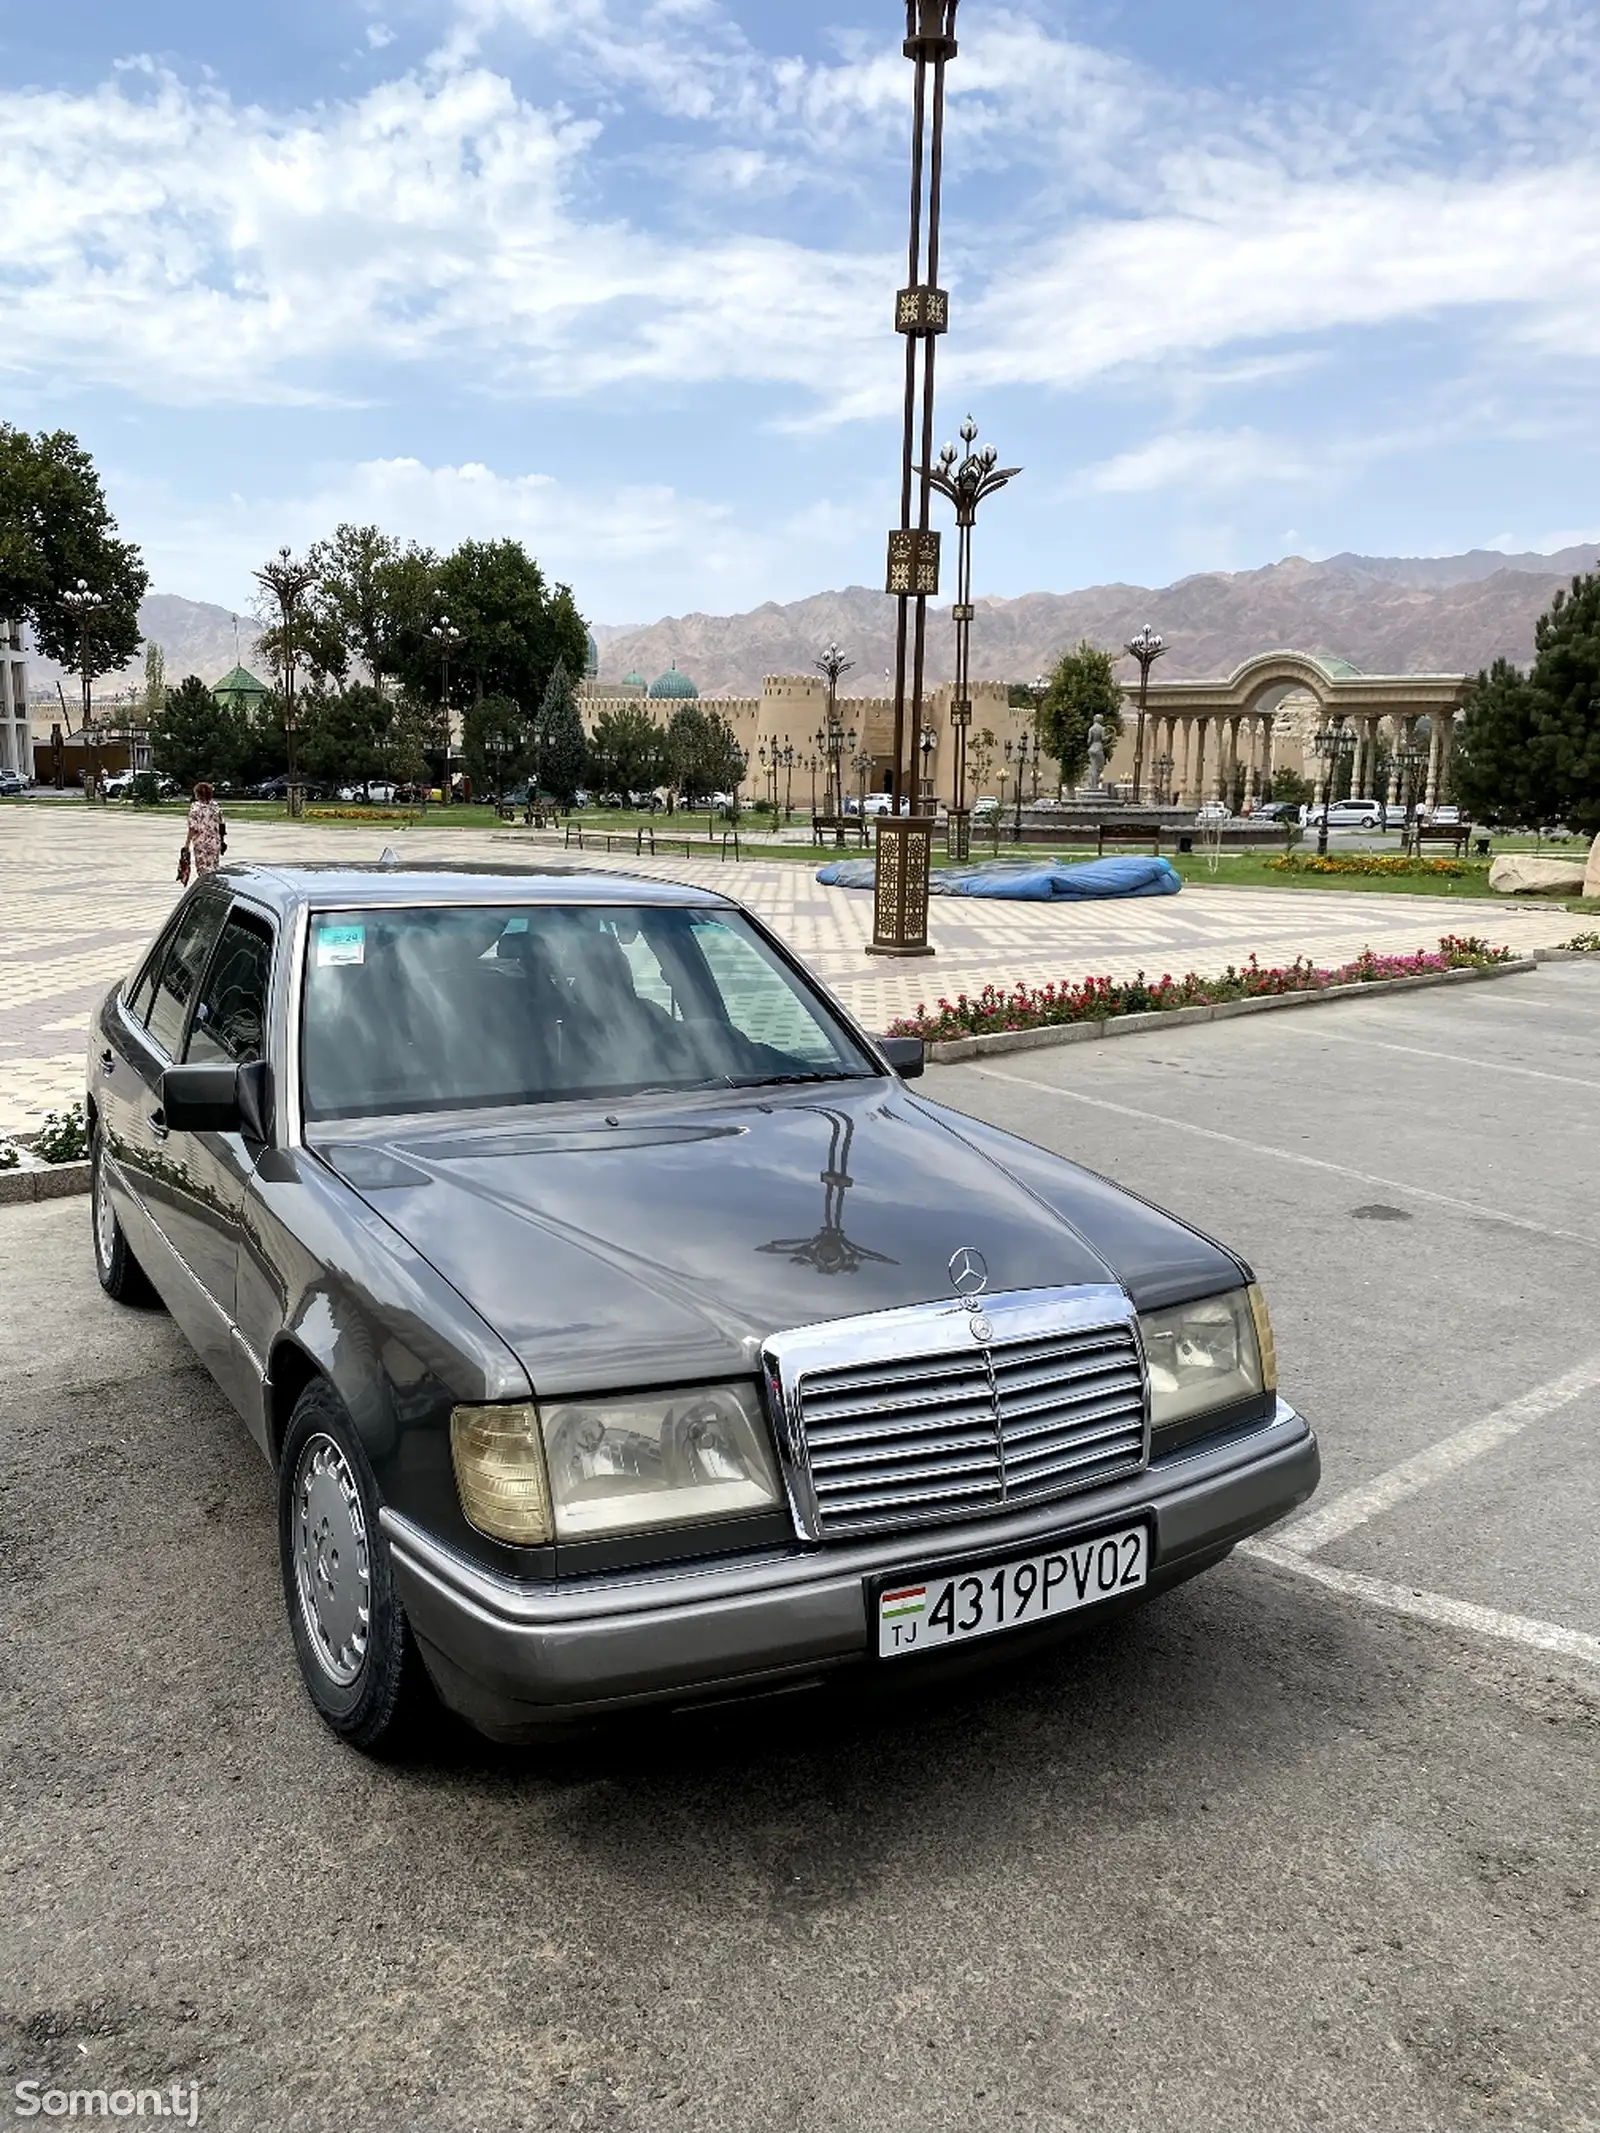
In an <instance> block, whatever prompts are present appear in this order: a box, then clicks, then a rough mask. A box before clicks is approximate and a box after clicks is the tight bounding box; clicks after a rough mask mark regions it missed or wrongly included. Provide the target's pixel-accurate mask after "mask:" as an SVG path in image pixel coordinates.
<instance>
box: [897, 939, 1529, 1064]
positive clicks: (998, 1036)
mask: <svg viewBox="0 0 1600 2133" xmlns="http://www.w3.org/2000/svg"><path fill="white" fill-rule="evenodd" d="M1566 953H1568V951H1566V950H1564V949H1559V948H1558V949H1548V948H1544V949H1540V950H1538V951H1537V954H1536V955H1527V956H1519V957H1518V958H1517V960H1516V961H1515V962H1511V963H1493V964H1490V965H1489V966H1488V967H1487V968H1485V969H1482V970H1427V971H1423V972H1421V973H1420V974H1419V975H1418V976H1416V977H1411V978H1380V979H1379V980H1377V981H1376V982H1375V983H1372V984H1367V985H1329V986H1327V987H1325V988H1324V990H1322V991H1321V992H1275V993H1268V994H1267V995H1266V996H1265V997H1264V998H1262V999H1259V1000H1220V1001H1218V1002H1217V1004H1216V1006H1214V1007H1169V1008H1164V1009H1163V1008H1156V1009H1154V1010H1152V1011H1151V1012H1149V1013H1146V1014H1142V1015H1106V1016H1104V1017H1103V1018H1102V1019H1101V1020H1100V1021H1098V1022H1062V1023H1054V1024H1050V1025H1047V1026H1046V1027H1045V1028H1043V1029H1006V1030H996V1031H994V1032H993V1033H992V1034H991V1035H989V1036H985V1037H950V1038H947V1039H946V1040H945V1041H944V1042H943V1043H942V1044H930V1045H929V1046H928V1058H929V1059H930V1060H931V1061H932V1062H933V1064H934V1065H935V1066H955V1065H957V1064H959V1063H960V1062H961V1061H962V1060H964V1059H988V1058H992V1057H993V1056H994V1055H995V1054H996V1053H1000V1052H1032V1051H1037V1050H1039V1049H1040V1048H1042V1047H1044V1046H1046V1045H1056V1044H1089V1043H1092V1042H1094V1041H1095V1040H1096V1039H1098V1038H1101V1037H1137V1036H1141V1035H1142V1034H1143V1033H1144V1032H1145V1031H1147V1030H1153V1029H1172V1028H1175V1027H1176V1026H1177V1025H1179V1024H1181V1023H1185V1022H1227V1021H1231V1020H1232V1019H1233V1017H1234V1016H1235V1015H1263V1014H1267V1013H1270V1012H1271V1011H1272V1010H1273V1009H1275V1008H1283V1007H1319V1006H1321V1004H1322V1003H1323V1002H1324V1001H1325V1000H1352V999H1355V998H1357V997H1361V998H1364V999H1369V1000H1370V999H1372V998H1374V997H1377V998H1381V997H1382V996H1383V995H1384V994H1385V993H1391V992H1415V991H1418V990H1419V989H1420V988H1421V987H1422V986H1424V985H1470V984H1474V983H1476V982H1477V981H1479V980H1480V979H1483V978H1510V977H1518V976H1521V975H1522V974H1523V973H1525V972H1527V971H1530V970H1537V969H1538V967H1539V963H1540V962H1541V961H1543V960H1545V959H1546V958H1547V957H1550V956H1552V955H1556V956H1559V955H1565V954H1566Z"/></svg>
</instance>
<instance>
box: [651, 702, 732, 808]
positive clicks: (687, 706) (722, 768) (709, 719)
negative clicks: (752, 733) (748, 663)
mask: <svg viewBox="0 0 1600 2133" xmlns="http://www.w3.org/2000/svg"><path fill="white" fill-rule="evenodd" d="M665 752H666V759H667V769H668V775H669V776H670V777H671V779H672V781H673V783H674V785H675V786H676V787H677V789H678V791H679V792H680V793H681V794H682V796H683V798H684V800H685V801H686V802H687V801H694V800H700V799H705V798H706V797H708V796H709V795H710V794H711V793H714V792H732V791H733V789H734V787H735V786H736V785H737V784H738V782H739V780H740V778H741V777H743V775H744V770H745V758H744V751H743V750H742V749H741V748H740V746H739V741H738V736H737V735H736V734H735V733H734V730H733V728H732V727H731V726H730V725H729V724H728V721H727V719H726V718H724V716H723V715H722V713H721V712H720V711H711V710H708V709H707V708H706V706H705V705H704V704H696V703H684V704H680V705H679V706H678V708H677V710H676V711H674V712H673V714H672V723H671V725H670V726H669V727H668V728H667V735H666V750H665Z"/></svg>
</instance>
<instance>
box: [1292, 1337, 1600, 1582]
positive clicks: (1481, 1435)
mask: <svg viewBox="0 0 1600 2133" xmlns="http://www.w3.org/2000/svg"><path fill="white" fill-rule="evenodd" d="M1597 1386H1600V1355H1591V1356H1590V1357H1589V1358H1588V1360H1587V1361H1586V1362H1582V1363H1579V1364H1577V1365H1576V1367H1575V1368H1573V1369H1571V1370H1569V1371H1567V1372H1565V1374H1564V1375H1563V1376H1561V1377H1559V1378H1552V1379H1551V1380H1550V1381H1549V1383H1548V1384H1545V1385H1536V1386H1534V1388H1533V1390H1532V1391H1531V1392H1525V1393H1523V1394H1522V1395H1521V1397H1520V1398H1519V1399H1515V1400H1510V1401H1508V1402H1507V1403H1506V1405H1505V1406H1504V1407H1497V1408H1496V1409H1495V1411H1494V1413H1493V1414H1492V1415H1485V1416H1484V1417H1483V1419H1482V1420H1481V1421H1478V1422H1469V1423H1468V1424H1467V1426H1466V1428H1465V1429H1458V1430H1457V1431H1455V1433H1454V1434H1453V1435H1452V1436H1449V1437H1441V1438H1440V1440H1439V1442H1438V1443H1437V1444H1432V1445H1430V1446H1429V1447H1428V1449H1427V1450H1426V1451H1425V1452H1418V1453H1417V1454H1416V1455H1415V1457H1414V1458H1411V1459H1402V1460H1401V1462H1400V1464H1399V1465H1398V1466H1392V1467H1390V1468H1389V1470H1388V1472H1387V1473H1386V1474H1379V1475H1378V1476H1377V1478H1376V1479H1375V1480H1373V1481H1367V1482H1363V1483H1362V1485H1361V1487H1360V1488H1358V1489H1347V1490H1346V1491H1345V1493H1344V1494H1343V1495H1342V1496H1335V1497H1334V1499H1333V1501H1332V1502H1331V1503H1326V1504H1324V1505H1322V1507H1321V1508H1320V1509H1319V1510H1316V1511H1311V1512H1308V1513H1307V1515H1306V1516H1305V1517H1304V1518H1298V1519H1296V1520H1295V1522H1294V1524H1293V1525H1292V1526H1287V1527H1285V1528H1284V1529H1283V1531H1282V1532H1281V1533H1279V1534H1278V1535H1277V1537H1276V1538H1275V1539H1274V1540H1273V1542H1272V1547H1273V1548H1274V1549H1275V1550H1276V1551H1277V1553H1279V1554H1280V1555H1290V1556H1307V1555H1314V1554H1315V1553H1316V1552H1317V1550H1318V1549H1319V1548H1326V1547H1327V1546H1328V1545H1329V1544H1330V1542H1333V1541H1336V1540H1342V1539H1343V1537H1344V1535H1345V1534H1347V1533H1353V1532H1354V1531H1355V1529H1356V1527H1357V1526H1364V1525H1365V1524H1366V1522H1367V1520H1368V1519H1369V1518H1376V1517H1377V1516H1378V1515H1379V1513H1380V1512H1383V1511H1389V1510H1392V1509H1393V1508H1394V1506H1395V1505H1396V1504H1397V1503H1404V1501H1405V1499H1406V1498H1407V1497H1408V1496H1416V1495H1418V1494H1420V1492H1421V1491H1422V1490H1423V1489H1430V1488H1432V1486H1433V1484H1434V1483H1435V1482H1436V1481H1443V1480H1444V1479H1445V1478H1446V1477H1447V1476H1448V1475H1450V1474H1454V1473H1457V1472H1458V1471H1459V1470H1460V1469H1461V1468H1462V1467H1464V1466H1468V1465H1470V1464H1471V1462H1472V1461H1473V1460H1474V1459H1481V1458H1482V1457H1483V1455H1484V1453H1485V1452H1492V1451H1493V1450H1494V1449H1495V1447H1496V1445H1500V1444H1504V1443H1505V1441H1506V1439H1507V1438H1508V1437H1514V1436H1516V1435H1517V1433H1518V1431H1519V1430H1524V1429H1526V1428H1527V1427H1528V1425H1529V1424H1530V1423H1532V1422H1542V1421H1544V1419H1545V1417H1546V1416H1547V1415H1553V1414H1554V1413H1555V1412H1556V1411H1557V1409H1558V1408H1562V1407H1567V1406H1570V1405H1571V1403H1572V1402H1573V1401H1574V1400H1578V1399H1581V1398H1582V1397H1583V1395H1584V1394H1585V1393H1586V1392H1593V1391H1594V1390H1595V1388H1596V1387H1597Z"/></svg>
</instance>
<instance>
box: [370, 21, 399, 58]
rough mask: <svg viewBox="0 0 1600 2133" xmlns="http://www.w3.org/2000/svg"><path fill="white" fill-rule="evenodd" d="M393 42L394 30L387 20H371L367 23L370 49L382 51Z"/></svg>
mask: <svg viewBox="0 0 1600 2133" xmlns="http://www.w3.org/2000/svg"><path fill="white" fill-rule="evenodd" d="M393 43H394V31H393V30H391V29H390V27H389V25H388V23H387V22H369V23H368V24H367V49H368V50H369V51H372V52H381V51H383V49H384V48H385V46H387V45H391V44H393Z"/></svg>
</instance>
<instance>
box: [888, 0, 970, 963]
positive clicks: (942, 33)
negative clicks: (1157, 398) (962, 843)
mask: <svg viewBox="0 0 1600 2133" xmlns="http://www.w3.org/2000/svg"><path fill="white" fill-rule="evenodd" d="M958 5H959V0H906V36H905V44H904V46H903V50H904V52H905V55H906V57H907V59H909V60H910V61H911V62H912V64H913V66H914V67H915V69H916V73H915V79H914V84H913V90H912V129H911V230H910V242H909V245H908V249H907V261H908V271H907V278H906V286H905V287H904V288H903V289H901V290H900V291H899V293H898V294H897V296H896V298H895V320H894V322H895V330H896V331H897V332H898V333H901V334H903V335H904V336H905V344H906V351H905V421H904V428H903V434H902V438H901V454H900V523H899V525H898V527H896V529H895V530H894V531H893V532H892V533H891V534H890V535H889V556H888V570H887V573H886V578H885V587H886V590H887V591H888V592H889V594H890V595H891V596H892V597H893V598H894V599H896V600H898V602H899V604H900V605H899V616H898V619H897V621H896V624H895V647H894V742H893V747H894V768H893V774H892V776H891V778H890V783H889V790H890V795H891V798H890V812H889V813H888V814H887V815H880V816H879V818H878V863H877V867H876V869H875V870H874V871H875V894H874V897H873V911H872V939H871V941H870V942H869V943H868V947H867V953H868V954H869V955H931V954H932V953H933V950H932V948H931V947H930V946H929V945H928V868H929V863H930V861H931V859H932V856H933V849H932V848H933V822H932V818H931V817H927V816H923V815H921V814H919V813H910V814H907V815H905V816H902V815H901V814H900V811H899V809H900V800H901V796H902V794H903V793H904V792H905V790H906V786H907V783H908V781H909V779H910V778H911V777H912V776H914V775H915V766H914V765H913V764H912V763H910V762H909V761H908V757H907V744H908V740H909V742H910V743H911V745H912V746H913V747H914V746H915V739H916V735H917V734H918V732H919V731H920V730H921V727H922V681H923V671H924V663H925V659H926V653H927V630H928V598H929V595H930V594H937V592H938V590H939V536H938V534H936V533H935V532H934V531H933V530H932V527H931V526H930V524H929V519H930V515H931V505H932V501H933V372H934V348H935V345H936V344H937V341H938V338H939V336H940V334H942V333H943V332H944V331H945V330H946V328H947V326H948V325H949V323H950V299H949V296H948V294H947V293H946V292H945V290H943V289H941V288H940V287H939V217H940V194H941V187H942V182H943V164H944V85H945V68H946V67H947V66H948V65H949V63H950V61H951V60H952V59H953V58H954V57H955V54H956V9H957V7H958ZM924 200H926V223H924ZM924 229H926V241H927V250H926V257H924V250H923V241H924ZM919 343H920V344H921V353H922V361H921V364H920V366H919V364H918V361H917V352H918V344H919ZM919 368H920V372H921V376H920V381H919V377H918V371H919ZM919 431H920V439H921V442H920V453H919V443H918V437H919ZM919 463H920V473H921V479H920V481H919V480H918V479H917V476H918V471H919ZM913 607H914V608H915V611H916V612H915V619H914V622H913V617H912V609H913ZM908 656H909V659H910V687H909V691H908V689H907V659H908Z"/></svg>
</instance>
